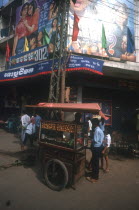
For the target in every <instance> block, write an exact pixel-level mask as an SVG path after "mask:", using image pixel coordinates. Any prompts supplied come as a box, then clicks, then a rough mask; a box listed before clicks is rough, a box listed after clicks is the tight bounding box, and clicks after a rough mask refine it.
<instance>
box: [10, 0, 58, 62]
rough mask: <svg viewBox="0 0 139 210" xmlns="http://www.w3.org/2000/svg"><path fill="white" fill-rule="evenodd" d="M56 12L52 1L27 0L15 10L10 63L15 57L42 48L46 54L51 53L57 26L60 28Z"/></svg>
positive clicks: (56, 9)
mask: <svg viewBox="0 0 139 210" xmlns="http://www.w3.org/2000/svg"><path fill="white" fill-rule="evenodd" d="M57 12H58V8H57V6H56V4H54V1H53V0H28V1H26V3H24V4H23V5H22V6H20V7H18V8H17V10H16V27H15V37H14V43H13V51H12V57H11V62H12V63H13V60H15V56H16V57H17V56H20V55H21V54H22V53H24V52H26V53H27V54H28V52H29V51H32V50H34V49H36V48H42V46H47V52H49V53H53V51H54V47H55V46H54V45H55V43H54V42H55V36H56V29H57V25H58V27H59V28H60V23H59V20H58V18H57ZM45 55H47V53H46V48H45ZM20 57H21V56H20ZM45 59H46V57H45Z"/></svg>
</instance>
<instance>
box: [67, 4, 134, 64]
mask: <svg viewBox="0 0 139 210" xmlns="http://www.w3.org/2000/svg"><path fill="white" fill-rule="evenodd" d="M134 5H135V4H134V1H133V0H130V1H128V0H118V1H117V0H76V3H75V4H74V3H73V2H72V0H71V6H70V14H69V30H68V49H69V50H70V51H72V52H76V53H83V54H89V55H96V56H101V57H116V58H118V59H119V60H120V59H121V60H130V61H135V59H136V55H135V46H134V20H135V18H134V10H135V8H134Z"/></svg>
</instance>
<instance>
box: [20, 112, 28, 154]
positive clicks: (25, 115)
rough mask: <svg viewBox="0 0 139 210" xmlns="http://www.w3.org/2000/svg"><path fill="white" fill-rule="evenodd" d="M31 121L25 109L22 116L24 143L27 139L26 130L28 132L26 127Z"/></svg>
mask: <svg viewBox="0 0 139 210" xmlns="http://www.w3.org/2000/svg"><path fill="white" fill-rule="evenodd" d="M29 123H30V117H29V116H28V115H27V114H26V112H25V111H23V112H22V116H21V125H22V131H21V140H22V143H24V140H25V132H26V128H27V126H28V125H29ZM21 150H24V146H23V145H22V146H21Z"/></svg>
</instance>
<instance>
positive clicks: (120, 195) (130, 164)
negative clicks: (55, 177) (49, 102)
mask: <svg viewBox="0 0 139 210" xmlns="http://www.w3.org/2000/svg"><path fill="white" fill-rule="evenodd" d="M0 145H1V147H0V166H2V165H8V164H13V163H15V161H17V160H18V161H20V160H21V157H22V156H23V152H21V149H20V140H19V139H18V138H16V137H15V136H14V134H11V133H7V132H6V131H4V130H2V129H0ZM88 157H89V154H88ZM109 162H110V172H109V173H104V172H103V171H102V170H100V179H99V181H98V182H97V183H94V184H92V183H90V182H89V181H87V180H86V179H85V177H83V178H82V179H81V180H80V181H79V182H78V183H77V186H76V190H73V189H72V188H69V189H67V188H65V189H64V190H62V191H60V192H56V191H52V190H51V189H49V188H48V187H47V186H46V185H45V184H44V182H43V180H42V176H41V168H39V167H38V166H37V165H34V166H33V167H32V166H31V167H30V166H29V167H26V166H24V165H21V166H19V167H15V166H14V167H9V168H7V169H6V170H5V169H4V168H1V167H0V195H1V196H0V209H2V210H6V209H12V210H19V209H22V210H30V209H34V210H39V209H41V210H46V209H47V210H53V209H61V210H78V209H80V210H92V209H95V210H111V209H113V210H117V209H122V210H138V207H139V199H138V195H139V159H137V158H136V159H128V158H124V157H115V158H114V157H112V156H111V157H110V161H109Z"/></svg>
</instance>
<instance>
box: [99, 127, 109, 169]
mask: <svg viewBox="0 0 139 210" xmlns="http://www.w3.org/2000/svg"><path fill="white" fill-rule="evenodd" d="M110 145H111V135H110V132H109V128H107V129H106V131H105V137H104V141H103V148H104V149H103V150H102V156H101V167H100V168H101V169H103V170H104V171H105V172H109V158H108V154H109V148H110ZM104 159H105V162H106V168H105V169H104Z"/></svg>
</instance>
